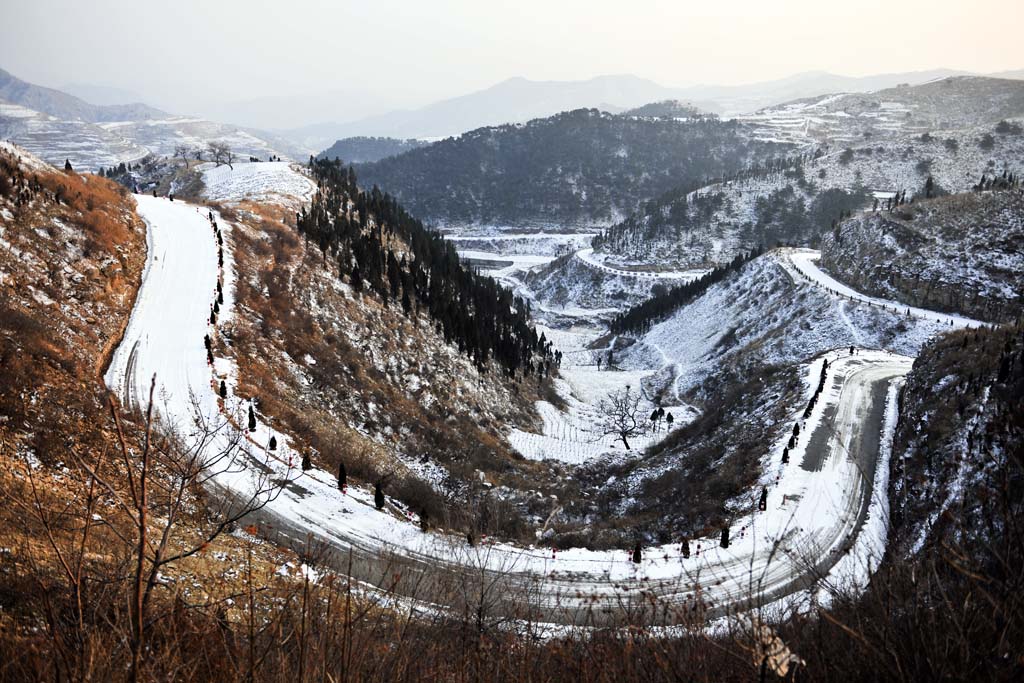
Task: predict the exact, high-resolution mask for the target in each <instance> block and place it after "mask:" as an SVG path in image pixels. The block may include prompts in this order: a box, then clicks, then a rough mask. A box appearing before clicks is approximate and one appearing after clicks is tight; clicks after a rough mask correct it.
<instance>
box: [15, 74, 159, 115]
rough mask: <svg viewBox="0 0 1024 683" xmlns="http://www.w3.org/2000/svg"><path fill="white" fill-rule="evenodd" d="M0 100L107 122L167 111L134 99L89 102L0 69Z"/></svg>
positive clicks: (38, 109)
mask: <svg viewBox="0 0 1024 683" xmlns="http://www.w3.org/2000/svg"><path fill="white" fill-rule="evenodd" d="M0 100H5V101H7V102H10V103H11V104H17V105H20V106H22V107H25V108H27V109H32V110H34V111H38V112H42V113H44V114H49V115H50V116H55V117H57V118H58V119H62V120H65V121H87V122H89V123H107V122H113V121H145V120H148V119H162V118H166V117H167V116H168V114H167V112H164V111H161V110H159V109H156V108H155V107H150V106H149V105H147V104H142V103H141V102H136V103H133V104H111V105H98V104H90V103H89V102H86V101H85V100H83V99H81V98H79V97H75V96H74V95H69V94H67V93H65V92H61V91H60V90H54V89H53V88H44V87H43V86H41V85H35V84H33V83H29V82H27V81H23V80H21V79H20V78H18V77H16V76H14V75H12V74H10V73H9V72H7V71H4V70H3V69H0Z"/></svg>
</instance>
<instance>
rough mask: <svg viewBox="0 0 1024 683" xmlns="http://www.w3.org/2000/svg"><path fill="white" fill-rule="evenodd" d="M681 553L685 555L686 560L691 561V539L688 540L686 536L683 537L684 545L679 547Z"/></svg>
mask: <svg viewBox="0 0 1024 683" xmlns="http://www.w3.org/2000/svg"><path fill="white" fill-rule="evenodd" d="M679 551H680V552H681V553H682V554H683V558H684V559H689V557H690V539H689V538H686V537H685V536H684V537H683V542H682V544H681V545H680V547H679Z"/></svg>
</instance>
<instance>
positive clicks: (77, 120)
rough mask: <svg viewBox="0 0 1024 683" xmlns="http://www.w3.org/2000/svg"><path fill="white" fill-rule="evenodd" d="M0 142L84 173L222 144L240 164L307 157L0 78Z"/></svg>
mask: <svg viewBox="0 0 1024 683" xmlns="http://www.w3.org/2000/svg"><path fill="white" fill-rule="evenodd" d="M0 138H4V139H9V140H12V141H14V142H16V143H18V144H19V145H21V146H22V147H24V148H25V149H26V150H28V151H30V152H32V153H33V154H35V155H36V156H38V157H40V158H42V159H44V160H46V161H48V162H50V163H53V164H58V165H60V164H63V163H64V160H65V159H69V160H70V161H71V163H72V165H73V166H75V167H80V168H83V169H86V170H95V169H97V168H99V167H104V166H113V165H117V164H118V163H120V162H133V161H137V160H139V159H141V158H143V157H145V156H146V155H149V154H153V155H157V156H172V155H174V153H175V148H176V147H178V146H181V145H184V146H186V147H189V148H192V149H196V150H201V149H204V148H205V147H206V146H207V145H208V144H209V143H210V142H212V141H219V142H224V143H226V144H227V145H229V146H230V147H231V148H232V149H233V151H234V152H235V154H236V155H239V156H242V157H246V156H250V155H252V156H257V157H261V158H267V157H270V156H272V155H273V156H281V157H285V158H304V155H305V154H306V153H307V152H308V151H309V150H305V149H302V148H299V147H296V146H295V145H294V144H293V143H291V142H289V141H287V140H284V139H282V138H279V137H277V136H274V135H271V134H268V133H264V132H262V131H257V130H252V129H247V128H242V127H239V126H233V125H230V124H224V123H217V122H214V121H208V120H206V119H202V118H196V117H189V116H175V115H172V114H167V113H165V112H162V111H160V110H159V109H154V108H153V107H150V106H148V105H144V104H127V105H104V106H100V105H94V104H90V103H88V102H85V101H84V100H81V99H79V98H77V97H74V96H72V95H68V94H67V93H63V92H60V91H59V90H53V89H51V88H43V87H41V86H37V85H33V84H31V83H27V82H25V81H22V80H20V79H17V78H15V77H14V76H11V75H10V74H9V73H7V72H5V71H0Z"/></svg>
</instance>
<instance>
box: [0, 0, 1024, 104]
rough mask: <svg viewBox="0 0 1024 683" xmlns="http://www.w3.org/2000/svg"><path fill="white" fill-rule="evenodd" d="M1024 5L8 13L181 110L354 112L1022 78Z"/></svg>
mask: <svg viewBox="0 0 1024 683" xmlns="http://www.w3.org/2000/svg"><path fill="white" fill-rule="evenodd" d="M1022 26H1024V0H984V1H983V2H966V1H965V0H960V1H951V0H897V1H895V2H893V1H891V0H848V1H846V2H842V3H837V2H834V1H833V0H785V1H779V0H724V1H723V0H706V1H703V2H690V1H688V0H676V1H674V2H672V1H665V2H657V1H653V0H610V1H606V0H585V1H584V0H581V1H577V0H567V1H560V0H542V1H535V0H518V1H517V2H507V3H506V2H490V1H488V0H440V1H431V0H365V1H362V2H353V1H349V0H336V1H327V0H323V1H319V2H318V1H315V0H278V1H275V2H266V1H261V0H248V1H241V0H205V1H200V0H171V1H165V2H152V1H150V0H134V1H132V2H122V1H120V0H70V1H63V2H59V1H55V0H0V67H2V68H5V69H7V70H8V71H11V72H12V73H14V74H15V75H17V76H20V77H22V78H25V79H26V80H30V81H33V82H37V83H40V84H43V85H49V86H53V87H59V86H61V85H64V84H67V83H87V84H98V85H106V86H116V87H120V88H126V89H130V90H133V91H135V92H138V93H140V94H142V95H143V96H145V97H146V98H147V99H148V100H150V101H151V102H154V103H156V104H158V105H160V106H163V107H165V108H171V109H173V110H174V111H179V112H189V111H194V110H203V109H205V110H209V109H210V108H211V107H213V106H214V105H216V104H218V103H225V102H231V101H238V100H247V99H253V98H259V97H264V96H268V95H302V94H308V93H312V92H316V91H318V90H325V89H326V90H337V91H343V92H347V93H352V95H351V97H349V98H348V100H349V103H350V105H351V113H352V115H353V116H361V115H364V114H367V113H374V112H376V111H379V110H383V109H386V108H390V107H394V106H413V105H419V104H425V103H427V102H430V101H433V100H436V99H440V98H442V97H447V96H452V95H456V94H463V93H465V92H468V91H471V90H476V89H480V88H483V87H486V86H489V85H492V84H494V83H495V82H497V81H500V80H503V79H505V78H508V77H511V76H525V77H527V78H532V79H540V80H563V79H584V78H590V77H592V76H596V75H601V74H617V73H631V74H636V75H638V76H642V77H645V78H650V79H652V80H655V81H658V82H659V83H662V84H663V85H689V84H695V83H716V84H737V83H745V82H752V81H758V80H766V79H772V78H779V77H783V76H787V75H790V74H793V73H796V72H800V71H809V70H826V71H832V72H836V73H841V74H846V75H852V76H857V75H867V74H873V73H882V72H894V71H910V70H919V69H930V68H937V67H948V68H953V69H963V70H969V71H978V72H992V71H999V70H1005V69H1020V68H1024V47H1022V44H1024V41H1022V37H1021V33H1020V31H1021V27H1022Z"/></svg>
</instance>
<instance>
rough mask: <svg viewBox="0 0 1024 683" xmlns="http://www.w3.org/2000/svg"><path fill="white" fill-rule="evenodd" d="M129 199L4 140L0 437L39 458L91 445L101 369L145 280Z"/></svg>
mask: <svg viewBox="0 0 1024 683" xmlns="http://www.w3.org/2000/svg"><path fill="white" fill-rule="evenodd" d="M144 254H145V230H144V229H143V225H142V222H141V221H140V220H139V219H138V217H137V216H136V215H135V212H134V202H133V200H132V199H131V197H130V196H129V195H128V194H127V193H126V192H125V191H124V190H123V189H122V188H121V187H120V186H119V185H117V184H115V183H113V182H111V181H109V180H104V179H102V178H98V177H96V176H86V175H79V174H76V173H63V172H58V171H57V170H56V169H54V168H53V167H51V166H47V165H46V164H44V163H42V162H41V161H39V160H37V159H35V158H33V157H31V156H30V155H28V154H27V153H25V152H24V151H23V150H21V149H19V148H17V147H14V146H11V145H8V144H2V145H0V286H2V291H3V296H2V297H0V330H2V337H0V344H2V351H0V356H2V358H3V363H2V364H0V367H2V370H0V374H2V376H3V381H2V382H0V415H2V416H3V421H2V422H0V432H4V433H6V435H7V436H9V437H11V440H10V441H9V443H11V444H14V448H13V449H12V451H10V452H9V453H7V454H5V455H13V453H15V452H22V449H23V448H24V449H25V450H24V452H27V453H31V454H32V456H33V457H34V458H37V459H39V460H41V461H43V462H47V463H51V464H52V463H54V462H57V461H62V460H66V459H67V457H68V455H69V454H68V451H69V450H70V449H79V448H86V447H87V446H92V445H95V443H96V441H95V440H96V439H97V438H98V433H97V432H98V430H97V429H96V428H95V427H94V426H93V424H94V422H95V421H96V418H97V416H98V415H102V412H103V410H104V400H103V389H102V386H101V385H100V383H99V381H98V380H99V376H100V373H101V372H102V368H103V366H104V364H105V362H106V358H107V356H108V354H109V352H110V351H111V350H112V347H113V345H115V344H116V343H117V342H118V340H119V338H120V335H121V332H122V330H123V328H124V325H125V324H126V322H127V318H128V314H129V312H130V311H131V307H132V303H133V301H134V298H135V292H136V289H137V288H138V286H139V282H140V279H141V276H142V265H143V262H144Z"/></svg>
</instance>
